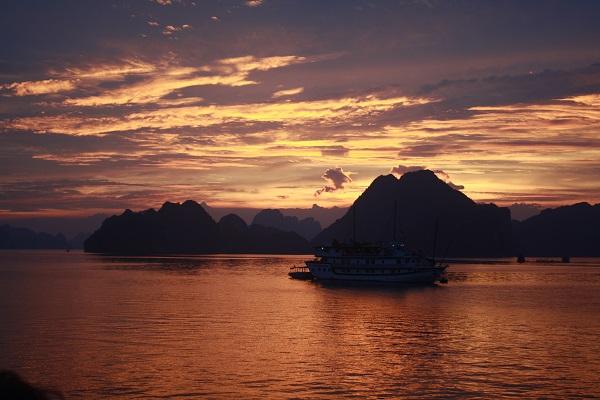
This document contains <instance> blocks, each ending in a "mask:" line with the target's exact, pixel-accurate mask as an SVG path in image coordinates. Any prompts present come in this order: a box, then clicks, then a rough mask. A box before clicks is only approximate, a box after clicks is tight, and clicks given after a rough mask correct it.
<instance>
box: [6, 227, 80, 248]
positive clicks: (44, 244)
mask: <svg viewBox="0 0 600 400" xmlns="http://www.w3.org/2000/svg"><path fill="white" fill-rule="evenodd" d="M66 248H69V243H68V242H67V239H66V238H65V236H64V235H63V234H62V233H58V234H56V235H51V234H49V233H46V232H39V233H37V232H34V231H32V230H31V229H27V228H17V227H14V226H11V225H1V226H0V249H66Z"/></svg>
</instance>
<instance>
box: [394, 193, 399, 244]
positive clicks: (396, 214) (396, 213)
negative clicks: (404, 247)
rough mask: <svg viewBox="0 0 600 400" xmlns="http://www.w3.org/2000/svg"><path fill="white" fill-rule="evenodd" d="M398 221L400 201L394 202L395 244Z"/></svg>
mask: <svg viewBox="0 0 600 400" xmlns="http://www.w3.org/2000/svg"><path fill="white" fill-rule="evenodd" d="M397 221H398V201H397V200H394V243H396V224H397Z"/></svg>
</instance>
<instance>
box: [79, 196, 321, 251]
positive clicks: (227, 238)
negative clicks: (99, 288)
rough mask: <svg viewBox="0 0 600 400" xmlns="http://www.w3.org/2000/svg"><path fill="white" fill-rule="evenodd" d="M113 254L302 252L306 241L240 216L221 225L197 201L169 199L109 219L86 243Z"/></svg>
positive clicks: (90, 248)
mask: <svg viewBox="0 0 600 400" xmlns="http://www.w3.org/2000/svg"><path fill="white" fill-rule="evenodd" d="M84 249H85V251H86V252H93V253H112V254H161V253H162V254H169V253H170V254H176V253H182V254H184V253H188V254H193V253H198V254H204V253H217V252H225V253H244V252H247V253H303V252H307V251H309V250H310V248H309V244H308V242H307V241H306V240H305V239H303V238H302V237H300V236H299V235H298V234H296V233H293V232H283V231H280V230H278V229H275V228H266V227H262V226H256V227H255V226H250V227H248V226H247V225H246V223H245V222H244V221H243V220H242V219H241V218H240V217H238V216H237V215H233V214H231V215H227V216H225V217H223V218H221V220H220V221H219V223H218V224H217V223H216V222H215V221H214V220H213V219H212V217H211V216H210V215H209V214H208V213H207V212H206V211H205V210H204V208H202V206H201V205H200V204H198V203H196V202H195V201H192V200H187V201H185V202H184V203H182V204H179V203H171V202H166V203H164V204H163V206H162V207H161V208H160V209H159V210H158V211H155V210H154V209H149V210H145V211H141V212H133V211H131V210H125V212H124V213H123V214H121V215H118V216H112V217H110V218H108V219H106V220H105V221H104V222H103V223H102V226H101V227H100V228H99V229H98V230H97V231H96V232H94V233H93V234H92V235H91V236H90V237H89V238H88V239H87V240H86V241H85V244H84Z"/></svg>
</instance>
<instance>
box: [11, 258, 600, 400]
mask: <svg viewBox="0 0 600 400" xmlns="http://www.w3.org/2000/svg"><path fill="white" fill-rule="evenodd" d="M303 258H304V257H271V256H251V257H244V256H238V257H233V258H232V257H226V256H208V257H185V256H182V257H144V258H129V257H96V256H88V255H84V254H78V253H70V254H68V255H67V254H55V253H48V254H45V253H44V254H39V253H36V254H19V255H18V256H14V255H9V256H7V257H4V258H2V259H1V261H0V274H1V276H2V279H1V280H0V310H2V322H3V323H2V324H0V344H2V351H1V352H0V366H2V367H5V368H11V369H15V370H17V371H18V372H20V373H22V374H23V375H24V376H25V377H26V378H27V379H28V380H31V381H32V382H34V383H38V384H41V385H42V386H50V387H57V388H60V389H61V390H62V391H63V392H64V393H65V394H66V395H67V398H70V399H71V398H86V399H87V398H92V399H93V398H140V397H145V398H157V397H167V398H173V397H179V398H198V397H212V398H230V397H237V398H239V397H241V398H262V397H278V398H281V397H285V398H292V397H296V398H324V397H329V398H339V397H360V398H364V397H377V398H383V397H412V398H436V397H444V398H447V397H459V396H460V397H485V398H489V397H500V396H503V397H547V398H565V397H570V398H573V397H579V396H585V395H587V396H598V395H600V382H599V381H598V378H597V377H598V376H600V359H599V358H598V357H597V354H600V333H599V332H600V290H599V289H600V268H598V266H600V263H596V264H594V263H593V262H592V263H586V264H572V265H569V266H556V265H554V266H538V265H514V264H506V263H504V264H501V263H493V264H470V265H462V264H461V265H453V266H452V267H451V269H450V282H449V284H448V285H440V286H431V287H410V286H409V287H388V286H380V285H379V286H376V287H374V286H364V285H361V286H353V287H346V286H340V285H323V284H319V283H311V282H304V281H295V280H291V279H288V277H287V275H286V272H287V269H288V268H289V266H290V265H292V264H294V263H298V262H300V261H301V260H302V259H303Z"/></svg>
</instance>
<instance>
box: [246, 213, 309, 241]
mask: <svg viewBox="0 0 600 400" xmlns="http://www.w3.org/2000/svg"><path fill="white" fill-rule="evenodd" d="M252 225H262V226H266V227H272V228H277V229H279V230H282V231H287V232H296V233H297V234H299V235H300V236H302V237H303V238H305V239H312V238H313V237H315V236H316V235H317V234H318V233H319V232H321V224H319V222H317V221H316V220H315V219H314V218H311V217H309V218H303V219H299V218H298V217H294V216H286V215H283V213H282V212H281V211H279V210H274V209H266V210H262V211H261V212H259V213H258V214H256V216H255V217H254V220H253V221H252Z"/></svg>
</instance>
